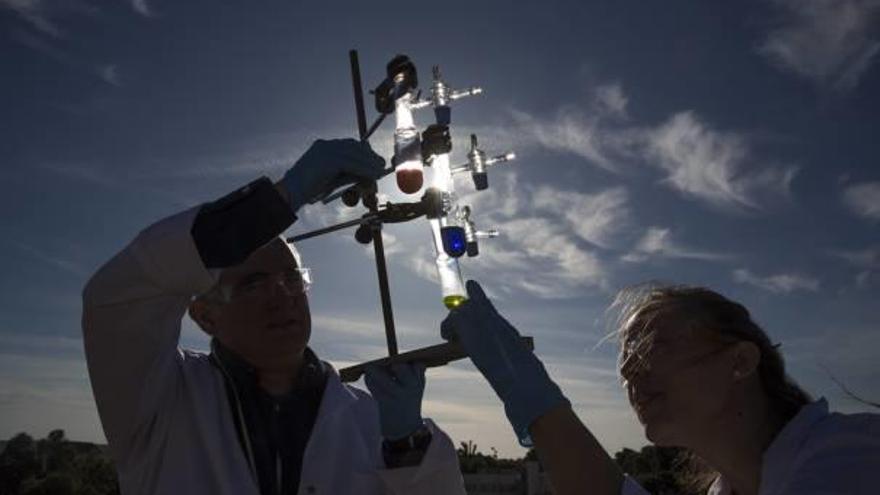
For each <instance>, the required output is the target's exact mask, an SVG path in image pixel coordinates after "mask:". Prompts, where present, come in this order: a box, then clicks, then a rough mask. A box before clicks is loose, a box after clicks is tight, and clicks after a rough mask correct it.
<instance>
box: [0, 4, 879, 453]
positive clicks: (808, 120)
mask: <svg viewBox="0 0 880 495" xmlns="http://www.w3.org/2000/svg"><path fill="white" fill-rule="evenodd" d="M366 5H369V7H367V6H366ZM378 5H379V4H377V3H375V2H372V3H371V2H339V1H334V0H330V1H323V2H282V1H275V0H272V1H267V2H206V1H189V2H171V1H165V0H161V1H160V0H129V1H123V0H117V1H115V2H109V1H103V2H98V1H96V0H0V55H2V61H3V62H2V63H3V71H2V78H0V102H2V103H0V108H2V112H0V124H2V129H3V132H2V134H0V157H2V158H0V181H2V185H3V188H2V190H3V194H2V195H0V227H2V231H3V236H2V237H0V270H2V273H3V276H2V277H0V438H7V437H9V436H11V435H12V434H15V433H17V432H20V431H27V432H29V433H31V434H32V435H36V436H40V437H42V436H44V435H45V434H46V433H47V432H48V431H49V430H50V429H52V428H58V427H60V428H64V429H65V430H66V431H67V433H68V436H69V437H71V438H74V439H80V440H89V441H98V442H103V441H104V438H103V434H102V433H101V428H100V423H99V421H98V418H97V414H96V412H95V407H94V403H93V400H92V396H91V390H90V387H89V382H88V377H87V374H86V368H85V363H84V358H83V351H82V341H81V337H80V332H81V330H80V323H79V319H80V313H81V303H80V291H81V289H82V287H83V285H84V283H85V281H86V280H87V279H88V277H89V275H90V274H91V273H92V272H94V271H95V270H96V269H97V268H98V267H99V266H100V265H101V264H102V263H103V262H104V261H106V260H107V259H108V258H109V257H110V256H111V255H112V254H114V253H115V252H116V251H118V250H119V249H121V248H122V247H123V246H124V245H125V244H126V243H127V242H128V241H129V240H130V239H131V238H132V237H133V236H134V235H136V234H137V232H138V231H139V230H140V229H142V228H143V227H145V226H146V225H148V224H149V223H151V222H153V221H155V220H158V219H160V218H163V217H165V216H168V215H170V214H172V213H174V212H177V211H179V210H181V209H183V208H186V207H190V206H193V205H196V204H199V203H201V202H204V201H207V200H211V199H214V198H217V197H219V196H222V195H223V194H225V193H226V192H228V191H231V190H233V189H234V188H236V187H238V186H240V185H242V184H245V183H247V182H249V181H250V180H252V179H254V178H256V177H259V176H260V175H268V176H270V177H273V178H277V177H279V176H280V175H281V174H283V173H284V171H285V170H286V169H287V167H289V166H290V165H291V164H292V163H293V162H294V161H295V160H296V158H297V157H298V156H299V155H300V154H301V153H302V152H303V151H304V150H305V149H306V148H307V147H308V145H309V143H310V142H311V141H312V140H313V139H315V138H317V137H344V136H353V135H354V134H355V132H356V131H355V118H354V112H353V102H352V95H351V82H350V79H349V72H348V60H347V51H348V50H349V49H350V48H357V49H359V50H360V54H361V63H362V68H363V75H364V81H365V85H367V86H370V87H372V86H374V85H375V84H377V83H378V82H379V81H380V80H381V78H382V77H383V76H384V64H385V62H386V61H387V60H388V59H390V58H391V57H392V56H393V55H395V54H396V53H406V54H408V55H410V56H411V57H412V59H413V60H414V61H415V62H416V64H417V65H418V67H419V69H420V71H421V74H422V76H423V77H422V79H423V81H427V80H428V74H430V67H431V65H433V64H439V65H440V66H441V68H442V69H443V72H444V75H445V76H446V78H447V80H448V81H449V82H450V83H451V84H453V85H455V86H459V87H465V86H471V85H479V86H482V87H483V88H484V90H485V92H484V94H483V95H481V96H478V97H474V98H470V99H466V100H462V101H460V102H459V104H458V106H457V107H456V108H455V110H454V112H455V122H454V125H453V128H452V132H453V137H454V139H455V145H456V150H455V151H454V153H453V155H454V161H455V162H458V161H461V160H462V159H463V156H464V153H463V150H464V149H465V147H466V142H467V136H468V134H470V133H472V132H473V133H476V134H477V135H478V136H479V137H480V142H481V144H482V145H483V147H484V148H485V149H486V150H487V151H489V152H504V151H508V150H512V151H515V152H516V153H517V154H518V157H519V158H518V160H516V161H515V162H511V163H510V164H509V165H505V166H504V167H499V168H497V169H493V170H492V172H491V178H490V180H491V183H492V187H491V188H490V189H489V190H488V191H484V192H480V193H475V192H474V191H473V188H472V186H471V185H470V184H469V183H468V181H462V182H460V183H459V184H458V187H459V191H461V192H462V193H463V196H464V199H465V201H466V202H467V203H469V204H471V205H472V206H473V209H474V211H475V213H474V216H475V218H476V220H477V222H478V225H479V226H481V227H483V228H497V229H499V230H500V231H501V232H502V237H500V238H498V239H495V240H492V241H485V242H484V243H483V244H482V246H481V256H480V257H478V258H476V259H466V260H465V261H463V263H462V265H463V271H464V273H465V276H466V277H468V278H474V279H477V280H480V281H481V282H482V283H483V285H484V286H485V287H486V289H487V290H488V291H489V292H490V293H491V294H492V295H493V296H494V297H495V298H496V301H497V305H498V307H499V308H500V310H501V311H502V312H503V313H504V314H505V315H507V316H508V318H509V319H510V320H511V321H512V322H513V323H514V324H515V325H516V326H517V327H518V328H519V329H520V331H521V332H522V333H523V334H528V335H532V336H534V337H535V339H536V345H537V353H538V354H539V355H540V356H541V358H542V359H543V360H544V361H545V363H547V366H548V368H549V369H550V371H551V373H552V374H553V376H554V377H556V378H557V380H558V381H559V382H560V384H561V386H562V387H563V389H564V390H565V392H566V393H567V394H568V396H569V397H570V398H571V399H572V402H573V403H574V404H575V406H576V409H577V412H578V414H579V415H580V417H581V418H582V419H583V420H584V422H585V423H586V424H587V425H588V426H590V427H591V428H592V429H593V430H594V431H595V433H596V435H597V436H598V437H599V438H600V440H601V441H602V442H603V444H604V445H605V446H606V447H607V448H609V449H611V450H612V451H616V450H617V449H619V448H620V447H622V446H629V447H640V446H641V445H643V444H644V443H645V439H644V437H643V435H642V432H641V429H640V428H639V426H638V424H637V422H636V421H635V419H634V416H633V414H632V413H631V412H630V410H629V408H628V406H627V404H626V402H625V398H624V394H623V393H622V391H621V389H620V387H619V384H618V379H617V377H616V372H615V357H614V356H615V348H614V344H613V343H611V342H606V343H602V341H603V337H604V336H605V335H606V333H607V332H608V327H607V324H606V317H605V314H606V313H605V308H606V307H607V306H608V304H609V302H610V301H611V300H612V298H613V295H614V293H615V291H616V290H618V289H620V288H622V287H624V286H627V285H630V284H634V283H637V282H641V281H645V280H662V281H669V282H681V283H692V284H701V285H707V286H709V287H712V288H715V289H717V290H719V291H721V292H723V293H724V294H727V295H728V296H730V297H732V298H734V299H736V300H739V301H741V302H743V303H744V304H746V305H747V306H748V307H749V308H750V309H751V310H752V312H753V314H754V316H755V317H756V319H757V320H758V321H759V322H760V323H762V324H763V325H764V326H765V327H766V329H767V331H768V332H769V333H770V335H771V336H772V338H773V339H774V340H775V341H778V342H781V343H782V350H783V352H784V354H785V355H786V356H787V358H788V364H789V368H790V372H791V374H792V375H793V376H794V377H795V378H796V379H797V380H799V381H800V382H801V383H802V384H803V385H804V386H805V387H806V388H807V389H808V390H810V391H811V392H812V393H813V394H814V395H816V396H825V397H827V398H829V400H830V401H831V403H832V407H833V408H835V409H838V410H842V411H858V410H864V409H865V406H862V405H860V404H859V403H858V402H855V401H853V400H852V399H850V398H848V397H847V396H846V394H845V393H844V392H843V391H842V390H841V388H840V387H839V386H837V385H836V384H835V382H834V379H833V378H832V377H834V378H835V379H837V380H839V381H840V382H842V383H844V384H846V386H847V387H849V388H850V389H851V390H852V391H854V392H856V393H858V394H861V395H862V396H864V397H865V398H868V399H873V400H875V401H876V400H880V384H878V383H877V382H876V380H872V378H875V377H876V376H877V375H878V371H880V369H878V368H880V365H878V364H877V363H878V359H877V352H878V351H877V349H878V348H880V329H878V323H880V318H878V316H877V303H876V301H877V299H878V295H880V236H878V227H880V166H878V165H880V164H878V158H877V157H878V156H880V141H878V140H877V138H876V135H877V134H876V133H877V128H878V127H880V125H878V124H880V123H878V115H880V91H878V88H880V70H878V65H880V63H878V59H880V55H878V51H880V41H878V39H880V32H878V15H880V1H878V0H750V1H744V2H703V1H697V0H694V1H674V2H635V1H625V2H620V1H615V2H611V1H582V0H581V1H567V2H566V1H544V2H540V3H539V2H501V1H483V2H456V1H453V2H445V3H444V4H443V9H438V10H437V11H431V10H428V9H427V4H414V3H412V2H396V1H393V2H381V6H378ZM423 86H424V85H423ZM429 118H430V115H429V114H428V113H423V114H418V115H417V119H418V120H419V122H420V123H421V125H425V124H426V123H427V122H428V121H429ZM871 129H874V130H873V131H872V130H871ZM389 131H390V127H388V126H386V127H385V128H383V129H382V130H380V131H379V132H378V133H377V134H376V137H375V138H374V139H373V143H374V146H375V148H376V149H377V150H378V151H379V152H380V153H382V154H384V155H385V156H386V157H387V156H389V155H390V132H389ZM870 136H874V138H871V137H870ZM392 181H393V179H392V180H391V181H386V182H383V183H381V184H380V188H381V191H382V192H383V193H385V194H388V195H389V197H391V198H392V199H402V198H401V197H400V196H398V195H397V194H396V193H395V192H394V189H395V186H394V184H393V182H392ZM359 214H360V211H359V210H357V209H347V208H345V207H342V206H339V205H329V206H320V205H319V206H317V207H309V208H307V209H306V210H304V211H303V212H302V214H301V221H300V222H299V223H297V224H296V225H294V227H293V228H292V229H291V230H290V232H289V233H290V234H295V233H298V232H304V231H306V230H307V229H310V228H315V227H318V226H321V225H326V224H328V223H330V222H333V221H336V220H342V219H347V218H351V217H353V216H355V215H359ZM427 229H428V227H427V225H426V224H425V223H424V222H423V221H420V222H412V223H411V224H408V225H402V226H400V225H398V226H390V227H388V228H387V229H386V236H387V237H386V242H387V244H388V252H389V255H388V256H389V263H390V265H389V269H390V277H391V288H392V292H393V295H394V304H395V313H396V319H397V323H398V338H399V340H400V343H401V347H402V348H404V349H408V348H415V347H420V346H423V345H429V344H433V343H437V342H439V341H440V337H439V323H440V321H441V320H442V318H443V316H444V311H445V310H444V308H443V307H442V305H441V304H440V297H439V288H438V287H437V285H436V283H435V281H434V279H433V273H432V271H431V265H430V263H431V257H430V252H431V251H430V244H429V242H430V238H429V234H428V230H427ZM352 234H353V233H352V232H351V231H346V232H342V233H339V234H334V235H330V236H325V237H322V238H318V239H313V240H309V241H304V242H303V243H301V245H300V249H301V250H302V252H303V254H304V256H305V259H306V263H307V264H308V265H309V266H311V267H312V268H313V270H314V274H315V278H316V285H315V287H314V291H313V292H312V294H311V302H312V307H313V313H314V327H315V328H314V337H313V342H312V344H313V346H314V348H315V349H316V350H317V351H318V353H319V354H320V355H321V356H323V357H324V358H325V359H327V360H329V361H331V362H333V363H334V364H336V365H338V366H343V365H346V364H349V363H353V362H358V361H362V360H366V359H371V358H376V357H380V356H382V355H383V352H384V348H383V347H384V337H383V333H382V327H381V314H380V310H379V307H378V294H377V289H376V280H375V270H374V266H373V264H372V257H371V251H370V250H367V249H365V248H364V247H363V246H360V245H358V244H357V243H356V242H355V241H354V240H353V237H352ZM184 327H185V331H184V335H183V338H182V341H183V344H184V345H186V346H189V347H194V348H201V349H204V348H205V347H206V345H207V340H206V339H205V337H204V336H203V335H201V334H200V333H199V331H198V330H197V329H195V327H194V326H193V324H192V323H191V322H189V321H186V322H185V325H184ZM428 379H429V385H428V389H427V391H426V399H425V412H426V414H427V415H430V416H432V417H434V418H436V419H437V420H438V421H439V422H441V423H442V424H443V425H444V426H445V427H446V428H447V429H448V430H449V432H450V433H451V435H452V436H453V437H454V439H455V440H456V441H464V440H473V441H474V442H476V443H477V445H478V446H479V448H480V449H481V450H483V451H488V450H489V448H490V447H494V448H496V449H497V450H498V452H499V453H500V454H501V455H505V456H521V455H522V453H523V451H522V450H521V449H520V448H519V447H518V446H517V445H516V442H515V440H514V438H513V435H512V434H511V432H510V428H509V426H508V425H507V423H506V421H505V420H504V418H503V412H502V409H501V406H500V404H499V403H498V402H497V401H496V400H495V398H494V395H493V394H492V392H491V390H490V389H489V388H488V386H486V385H485V384H484V383H483V382H482V380H481V379H480V378H479V377H478V375H477V374H476V372H475V371H474V368H473V367H471V366H470V365H468V364H466V363H456V364H454V365H452V366H448V367H446V368H443V369H435V370H431V371H430V372H429V375H428Z"/></svg>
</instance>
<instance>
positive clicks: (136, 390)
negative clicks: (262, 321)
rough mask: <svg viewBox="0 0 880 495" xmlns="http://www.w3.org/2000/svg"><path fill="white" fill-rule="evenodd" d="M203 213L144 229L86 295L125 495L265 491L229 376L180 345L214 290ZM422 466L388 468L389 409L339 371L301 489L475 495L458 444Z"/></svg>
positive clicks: (437, 443)
mask: <svg viewBox="0 0 880 495" xmlns="http://www.w3.org/2000/svg"><path fill="white" fill-rule="evenodd" d="M196 213H197V210H196V209H191V210H188V211H185V212H183V213H180V214H178V215H175V216H172V217H170V218H167V219H165V220H162V221H160V222H158V223H156V224H154V225H152V226H151V227H149V228H147V229H146V230H144V231H143V232H141V233H140V234H139V235H138V236H137V238H136V239H135V240H134V241H132V242H131V244H129V245H128V246H127V247H126V248H125V249H123V250H122V251H121V252H120V253H119V254H117V255H116V256H115V257H114V258H113V259H111V260H110V261H109V262H108V263H107V264H106V265H104V266H103V267H102V268H101V269H100V270H99V271H98V272H97V273H96V274H95V275H94V276H93V277H92V279H91V280H90V281H89V283H88V284H87V285H86V288H85V290H84V292H83V334H84V341H85V350H86V359H87V362H88V367H89V375H90V377H91V382H92V389H93V391H94V394H95V401H96V403H97V406H98V412H99V414H100V417H101V422H102V424H103V427H104V432H105V434H106V436H107V440H108V443H109V445H110V451H111V453H112V455H113V457H114V460H115V461H116V465H117V471H118V473H119V481H120V485H121V488H122V493H123V494H126V495H133V494H141V493H143V494H178V493H179V494H188V495H199V494H206V495H207V494H212V495H233V494H234V495H258V494H259V488H258V485H257V482H256V480H255V478H254V475H253V474H252V473H251V470H250V468H249V466H248V462H247V457H246V455H245V453H244V452H243V451H242V448H241V444H240V443H239V440H238V437H237V433H236V429H235V425H234V423H233V415H232V413H231V411H230V405H229V404H230V403H229V399H228V397H227V391H226V387H225V384H224V381H223V376H222V372H221V371H220V370H219V369H218V368H217V367H216V366H214V365H213V364H212V363H210V362H209V360H208V358H207V356H206V355H205V354H202V353H195V352H191V351H185V350H181V349H179V348H178V339H179V336H180V328H181V320H182V318H183V316H184V314H185V311H186V309H187V306H188V304H189V301H190V298H191V296H192V294H197V293H201V292H203V291H205V290H207V289H208V288H210V287H212V286H213V284H214V283H215V277H216V276H217V273H212V271H209V270H207V269H205V267H204V266H203V264H202V261H201V258H200V257H199V254H198V252H197V250H196V247H195V245H194V243H193V240H192V237H191V235H190V228H191V226H192V223H193V220H194V219H195V216H196ZM426 422H427V424H428V427H429V428H430V429H431V430H432V432H433V439H432V441H431V444H430V447H429V448H428V450H427V452H426V454H425V457H424V458H423V460H422V462H421V464H420V465H418V466H413V467H403V468H397V469H386V468H385V467H384V461H383V459H382V454H381V433H380V431H379V421H378V409H377V407H376V403H375V401H374V400H373V398H372V397H371V396H370V395H369V394H368V393H367V392H364V391H362V390H359V389H356V388H354V387H350V386H347V385H344V384H343V383H342V382H341V381H340V380H339V377H338V375H337V374H336V373H335V372H332V373H330V375H329V377H328V380H327V385H326V389H325V391H324V396H323V399H322V402H321V405H320V408H319V412H318V417H317V420H316V422H315V426H314V429H313V430H312V434H311V437H310V439H309V442H308V445H307V446H306V451H305V456H304V460H303V465H302V473H301V482H300V490H299V493H301V494H303V495H315V494H333V495H344V494H385V493H394V494H402V493H407V494H409V493H420V494H464V493H465V492H464V486H463V482H462V477H461V473H460V470H459V466H458V459H457V456H456V453H455V449H454V447H453V445H452V442H451V441H450V439H449V437H448V436H447V435H446V434H445V433H443V432H442V431H441V430H440V429H439V428H437V427H436V425H434V424H433V423H432V422H431V421H430V420H426Z"/></svg>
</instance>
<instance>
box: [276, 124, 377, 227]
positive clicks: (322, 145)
mask: <svg viewBox="0 0 880 495" xmlns="http://www.w3.org/2000/svg"><path fill="white" fill-rule="evenodd" d="M383 168H385V160H384V159H383V158H382V157H381V156H379V155H377V154H376V153H374V152H373V150H372V148H370V145H369V143H364V142H361V141H358V140H356V139H332V140H323V139H319V140H317V141H315V142H314V143H312V146H311V147H309V149H308V151H306V152H305V153H304V154H303V156H301V157H300V159H299V160H297V161H296V163H294V164H293V167H291V168H290V170H288V171H287V173H286V174H284V178H283V179H282V183H283V184H284V187H285V189H287V194H288V196H289V199H290V207H291V209H292V210H293V211H297V210H299V209H300V207H302V205H304V204H306V203H313V202H315V201H317V200H318V199H320V198H321V197H323V196H325V195H326V194H329V193H330V192H332V191H334V190H335V189H338V188H340V187H342V186H345V185H348V184H354V183H355V182H358V181H359V180H362V179H378V178H379V177H381V176H382V169H383Z"/></svg>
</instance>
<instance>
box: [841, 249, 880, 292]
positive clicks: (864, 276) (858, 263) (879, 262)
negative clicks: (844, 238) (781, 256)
mask: <svg viewBox="0 0 880 495" xmlns="http://www.w3.org/2000/svg"><path fill="white" fill-rule="evenodd" d="M831 254H832V255H834V256H836V257H838V258H841V259H843V260H846V261H847V262H849V263H850V264H851V265H852V266H854V267H855V268H857V269H858V270H859V272H858V273H857V274H856V276H855V281H856V286H857V287H859V288H867V287H869V286H871V285H872V282H873V281H874V280H875V279H876V278H877V272H878V270H880V246H874V247H869V248H866V249H861V250H855V251H836V252H832V253H831Z"/></svg>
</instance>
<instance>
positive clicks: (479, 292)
mask: <svg viewBox="0 0 880 495" xmlns="http://www.w3.org/2000/svg"><path fill="white" fill-rule="evenodd" d="M467 291H468V300H467V301H466V302H465V303H464V304H462V305H461V306H459V307H457V308H455V309H453V310H452V311H450V312H449V316H447V317H446V319H445V320H443V323H442V324H441V334H442V335H443V338H444V339H447V340H457V341H458V342H459V343H460V344H461V345H462V347H464V349H465V351H467V353H468V356H470V358H471V361H473V363H474V365H475V366H476V367H477V368H478V369H479V370H480V372H481V373H482V374H483V376H484V377H485V378H486V380H488V382H489V384H490V385H492V388H493V389H494V390H495V393H497V394H498V397H500V398H501V400H502V402H504V410H505V412H506V413H507V418H508V420H510V423H511V425H513V429H514V431H515V432H516V435H517V437H518V438H519V440H520V443H522V444H524V445H529V443H530V440H529V426H530V425H531V424H532V423H533V422H534V421H535V420H536V419H538V418H539V417H540V416H541V415H543V414H545V413H546V412H548V411H550V410H551V409H553V408H554V407H556V406H559V405H561V404H568V399H566V398H565V396H564V395H562V391H560V390H559V387H558V386H557V385H556V384H555V383H554V382H553V380H551V379H550V376H549V375H547V371H546V370H545V369H544V365H543V364H542V363H541V361H540V360H539V359H538V358H537V357H536V356H535V354H534V353H533V352H532V351H531V350H530V349H529V348H528V347H526V346H525V344H523V343H522V342H521V340H520V335H519V332H517V330H516V328H514V327H513V325H511V324H510V323H508V322H507V320H505V319H504V317H502V316H501V315H500V314H498V311H496V310H495V307H494V306H493V305H492V302H491V301H489V299H488V298H487V297H486V294H485V293H484V292H483V289H482V288H481V287H480V285H479V284H478V283H476V282H474V281H472V280H469V281H468V283H467Z"/></svg>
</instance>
